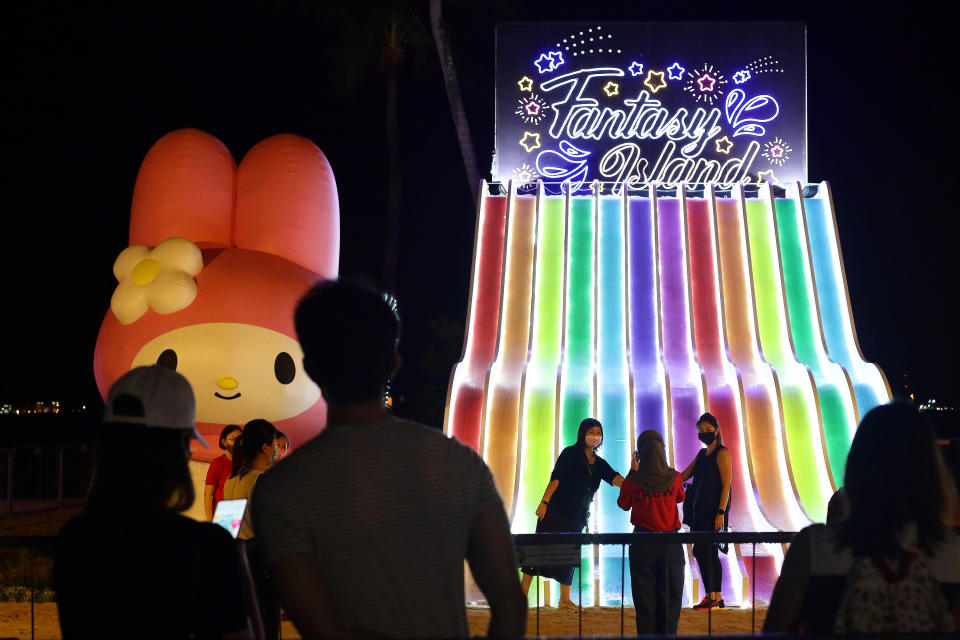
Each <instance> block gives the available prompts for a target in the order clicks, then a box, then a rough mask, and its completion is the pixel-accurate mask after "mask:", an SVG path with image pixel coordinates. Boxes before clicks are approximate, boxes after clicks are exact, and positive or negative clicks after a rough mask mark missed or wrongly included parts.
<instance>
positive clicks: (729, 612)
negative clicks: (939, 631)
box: [0, 602, 767, 640]
mask: <svg viewBox="0 0 960 640" xmlns="http://www.w3.org/2000/svg"><path fill="white" fill-rule="evenodd" d="M34 607H35V608H34V611H33V615H34V621H35V635H34V637H35V638H37V639H38V640H60V638H62V636H61V634H60V622H59V620H58V618H57V605H56V603H53V602H44V603H40V604H36V605H34ZM766 613H767V610H766V608H757V611H756V628H757V631H759V630H760V628H761V627H762V626H763V619H764V617H765V616H766ZM467 619H468V621H469V623H470V634H471V635H473V636H482V635H484V634H485V633H486V629H487V622H488V621H489V619H490V610H489V609H487V608H486V607H473V606H470V607H467ZM751 619H752V612H751V610H750V609H733V608H731V609H715V610H714V611H713V612H712V614H711V615H710V621H709V623H710V627H711V628H710V629H709V631H710V632H712V633H716V634H744V635H749V634H750V631H751ZM527 620H528V622H527V637H528V638H535V637H537V611H536V609H532V610H531V611H530V612H529V615H528V617H527ZM622 624H623V635H625V636H631V635H635V632H636V628H635V627H634V615H633V608H632V607H626V608H624V609H623V622H622ZM582 625H583V626H582V628H583V635H584V636H594V637H595V636H606V637H619V636H620V635H621V611H620V608H619V607H587V608H585V609H584V611H583V621H582ZM579 628H580V623H579V622H578V620H577V615H576V614H575V613H571V612H570V611H566V610H558V609H555V608H552V607H548V608H541V609H540V636H539V637H543V638H556V637H570V636H576V635H577V634H578V630H579ZM707 633H708V616H707V613H706V612H705V611H694V610H692V609H684V610H683V611H682V612H681V614H680V629H679V634H680V635H682V636H684V635H705V634H707ZM136 636H137V634H136V631H135V630H131V632H130V637H132V638H133V637H136ZM7 637H14V638H30V637H31V635H30V603H29V602H2V603H0V638H7ZM281 637H283V638H290V639H291V640H293V639H296V638H300V634H299V633H297V630H296V628H295V627H294V626H293V624H292V623H291V622H290V621H289V620H285V621H284V622H283V631H282V636H281Z"/></svg>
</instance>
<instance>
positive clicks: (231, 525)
mask: <svg viewBox="0 0 960 640" xmlns="http://www.w3.org/2000/svg"><path fill="white" fill-rule="evenodd" d="M246 508H247V499H246V498H240V499H239V500H221V501H220V502H218V503H217V508H216V509H215V510H214V512H213V523H214V524H218V525H220V526H221V527H223V528H224V529H226V530H227V531H229V532H230V535H232V536H233V537H234V538H236V537H237V534H238V533H240V523H241V522H243V512H244V510H246Z"/></svg>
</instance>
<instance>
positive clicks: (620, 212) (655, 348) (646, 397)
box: [445, 183, 889, 604]
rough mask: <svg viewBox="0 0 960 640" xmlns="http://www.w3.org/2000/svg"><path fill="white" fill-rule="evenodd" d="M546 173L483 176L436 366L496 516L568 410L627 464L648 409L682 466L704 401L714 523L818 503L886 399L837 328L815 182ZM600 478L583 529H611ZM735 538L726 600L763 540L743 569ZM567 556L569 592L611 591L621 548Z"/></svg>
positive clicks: (611, 496) (828, 240) (775, 522)
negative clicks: (460, 301)
mask: <svg viewBox="0 0 960 640" xmlns="http://www.w3.org/2000/svg"><path fill="white" fill-rule="evenodd" d="M564 191H565V189H562V188H560V185H548V186H547V187H545V186H544V185H542V184H539V185H521V186H520V187H518V188H516V189H515V188H514V187H513V186H512V185H511V186H507V187H506V188H504V187H503V186H500V187H499V188H497V187H496V186H495V185H490V186H488V187H487V186H485V187H484V190H483V194H484V198H483V202H482V204H481V206H480V209H479V215H478V222H477V231H476V246H475V248H474V264H473V280H472V283H471V287H472V290H471V297H470V309H469V315H468V319H467V327H468V328H467V336H466V339H465V342H464V354H463V358H462V360H461V362H460V363H458V364H457V366H456V367H455V368H454V371H453V373H452V375H451V387H450V391H449V396H448V406H447V415H446V423H445V432H446V433H448V434H449V435H451V436H454V437H457V438H459V439H461V440H463V441H464V442H467V443H468V444H470V445H471V446H474V447H476V448H477V449H478V451H480V452H482V454H483V457H484V459H485V460H487V462H488V464H490V467H491V470H492V471H493V473H494V478H495V480H496V482H497V486H498V488H499V490H500V491H501V494H502V496H503V498H504V502H505V504H506V505H507V507H508V510H509V512H510V514H511V518H512V527H513V530H514V531H515V532H518V533H520V532H529V531H533V530H534V528H535V525H536V517H535V515H534V511H535V509H536V506H537V504H538V503H539V500H540V496H541V495H542V492H543V489H544V487H545V486H546V484H547V483H548V482H549V476H550V470H551V468H552V466H553V462H554V460H555V458H556V455H557V454H558V453H559V451H560V450H561V449H562V448H563V447H565V446H568V445H570V444H572V443H573V442H574V441H575V438H576V431H577V427H578V425H579V423H580V421H581V420H582V419H583V418H585V417H589V416H596V417H598V418H599V419H600V420H601V422H603V424H604V432H605V433H604V436H605V439H604V445H603V449H602V450H601V455H603V456H604V457H605V458H606V459H607V460H608V461H609V462H610V463H611V465H612V466H613V467H614V468H615V469H616V470H617V471H619V472H620V473H621V474H626V472H627V471H628V470H629V466H628V465H629V459H630V458H629V457H630V455H631V451H632V450H633V445H634V439H635V437H636V433H637V432H639V431H641V430H643V429H647V428H653V429H657V430H659V431H661V432H662V433H663V434H664V440H665V442H666V444H667V448H668V455H669V456H670V458H671V462H672V464H674V465H675V466H676V467H678V468H683V467H685V466H686V465H687V464H688V463H689V462H690V461H691V460H692V459H693V457H694V456H695V455H696V453H697V451H698V450H699V448H700V446H701V445H700V443H699V442H698V441H697V439H696V429H695V423H696V418H697V416H698V415H699V414H700V413H701V412H702V411H704V410H709V411H711V412H713V413H714V414H715V415H717V416H718V418H719V420H720V422H721V425H722V428H723V433H724V437H725V444H726V446H727V447H728V448H729V449H730V451H731V456H732V458H733V462H734V476H733V498H732V503H731V511H730V518H731V525H732V528H733V529H735V530H758V531H763V530H770V529H774V528H776V529H783V530H797V529H799V528H800V527H802V526H804V525H805V524H807V523H808V522H810V521H812V520H816V521H822V520H823V518H824V515H825V508H826V502H827V500H828V499H829V498H830V496H831V495H832V491H833V490H834V488H835V486H836V485H838V484H839V483H840V482H841V481H842V477H840V476H839V473H838V471H839V470H840V467H842V460H843V459H844V457H845V455H846V449H847V448H848V447H849V440H850V437H851V435H852V433H853V430H854V427H855V424H856V421H857V419H858V418H859V416H860V415H862V413H863V407H864V406H868V404H869V403H870V402H873V403H874V404H876V403H879V402H885V401H886V400H887V399H888V398H889V390H888V387H887V386H886V381H885V379H884V378H883V374H882V372H880V371H879V369H878V368H877V367H876V366H875V365H872V364H869V363H867V362H866V361H864V360H863V358H862V355H860V351H859V347H858V345H857V342H856V333H855V330H854V328H853V323H852V317H851V315H850V307H849V296H848V295H847V291H846V285H845V279H844V276H843V265H842V259H841V256H840V253H839V246H838V243H837V241H836V220H835V216H834V214H833V207H832V201H831V200H830V196H829V189H828V187H827V186H826V184H822V185H816V186H806V187H803V188H801V187H799V186H796V188H792V189H788V190H787V191H786V194H781V195H778V196H777V197H774V194H773V192H772V191H771V190H770V189H769V188H768V187H766V186H764V185H761V187H760V188H759V189H758V188H757V187H756V185H753V186H750V187H749V188H748V189H747V192H746V193H745V192H744V188H743V187H741V186H735V187H733V188H729V187H725V188H720V187H718V186H715V185H706V186H704V185H679V186H678V185H671V186H664V185H660V186H657V185H631V186H629V187H624V185H610V184H609V183H608V184H607V185H604V189H603V190H601V191H600V193H599V194H596V193H595V194H593V195H590V194H589V192H587V193H574V194H570V193H565V192H564ZM501 282H502V287H501V286H500V285H501ZM493 334H495V336H496V337H495V338H493V337H492V335H493ZM616 495H617V491H616V490H615V489H612V488H610V487H605V488H604V489H602V490H601V491H600V492H598V495H597V498H596V500H595V503H594V506H593V508H592V509H591V511H592V516H591V522H590V530H591V531H600V532H615V531H629V530H630V525H629V522H628V518H627V516H626V514H624V513H623V512H621V511H620V510H619V509H618V508H617V507H616V504H615V501H616ZM735 551H736V552H735V553H734V552H733V551H732V552H731V553H730V554H729V556H728V557H727V558H726V559H725V562H726V566H725V571H724V573H725V580H724V586H723V590H724V597H725V599H727V600H728V602H730V603H731V604H734V603H738V602H741V601H742V599H743V595H744V593H745V589H748V588H750V587H751V586H752V585H750V584H749V582H750V580H753V581H754V584H755V585H756V587H757V589H758V590H757V593H758V595H760V596H761V597H765V594H768V592H769V588H770V587H771V586H772V581H773V579H772V577H773V576H774V575H775V574H776V572H777V570H778V568H779V564H780V562H781V561H782V554H781V552H780V550H779V548H777V547H772V548H771V547H766V546H760V547H758V549H757V571H756V575H753V574H752V573H751V571H750V570H749V569H751V568H752V566H753V564H752V552H753V550H752V549H751V548H745V549H740V548H737V549H736V550H735ZM583 567H584V572H583V573H584V576H583V577H582V578H581V584H580V585H575V591H574V593H575V596H574V597H576V588H578V587H579V588H580V589H582V590H583V600H584V603H593V602H594V601H595V595H596V597H598V598H599V603H600V604H619V593H620V579H621V577H620V549H619V548H614V547H607V548H604V547H600V548H599V549H587V548H585V549H584V562H583ZM694 575H698V574H696V573H695V574H694ZM626 585H627V594H629V577H628V576H627V580H626ZM688 594H689V583H688ZM688 599H689V595H688Z"/></svg>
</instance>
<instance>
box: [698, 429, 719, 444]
mask: <svg viewBox="0 0 960 640" xmlns="http://www.w3.org/2000/svg"><path fill="white" fill-rule="evenodd" d="M697 438H699V439H700V442H702V443H703V444H705V445H707V446H710V444H712V443H713V441H714V440H716V438H717V432H716V431H701V432H700V433H698V434H697Z"/></svg>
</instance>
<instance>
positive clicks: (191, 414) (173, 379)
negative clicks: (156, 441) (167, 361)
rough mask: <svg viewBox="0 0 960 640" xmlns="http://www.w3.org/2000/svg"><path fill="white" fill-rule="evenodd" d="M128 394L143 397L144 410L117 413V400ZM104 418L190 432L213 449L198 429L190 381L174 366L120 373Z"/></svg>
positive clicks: (105, 409) (152, 366)
mask: <svg viewBox="0 0 960 640" xmlns="http://www.w3.org/2000/svg"><path fill="white" fill-rule="evenodd" d="M124 395H128V396H133V397H134V398H136V399H137V400H139V401H140V405H141V406H142V407H143V411H142V412H139V411H138V412H137V415H126V414H119V413H116V408H115V407H114V404H115V403H114V400H116V399H117V398H118V397H120V396H124ZM103 421H104V422H122V423H124V424H140V425H144V426H146V427H153V428H157V429H181V430H184V431H190V432H191V434H190V435H191V436H192V437H193V438H196V439H197V441H199V442H200V444H202V445H203V446H204V448H207V449H209V447H208V446H207V442H206V441H205V440H204V439H203V437H202V436H201V435H200V434H199V433H198V432H197V428H196V422H197V404H196V400H195V399H194V397H193V389H192V388H191V387H190V383H189V382H187V379H186V378H184V377H183V376H182V375H180V374H179V373H177V372H176V371H174V370H173V369H169V368H167V367H163V366H160V365H150V366H148V367H137V368H135V369H131V370H130V371H128V372H126V373H125V374H123V375H122V376H120V378H119V379H118V380H117V381H116V382H114V383H113V386H112V387H110V393H108V394H107V406H106V407H105V408H104V411H103Z"/></svg>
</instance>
